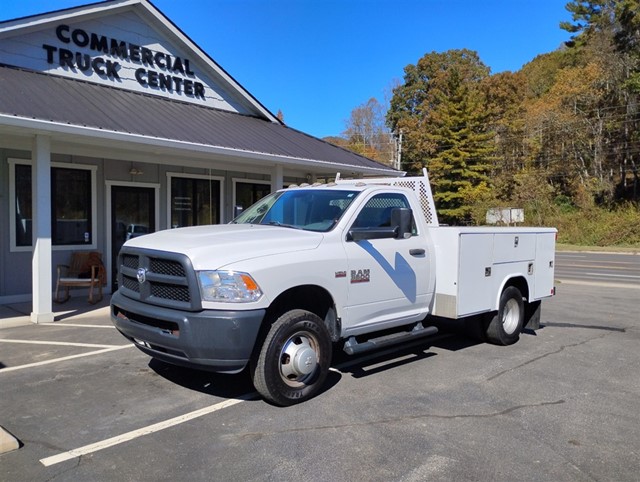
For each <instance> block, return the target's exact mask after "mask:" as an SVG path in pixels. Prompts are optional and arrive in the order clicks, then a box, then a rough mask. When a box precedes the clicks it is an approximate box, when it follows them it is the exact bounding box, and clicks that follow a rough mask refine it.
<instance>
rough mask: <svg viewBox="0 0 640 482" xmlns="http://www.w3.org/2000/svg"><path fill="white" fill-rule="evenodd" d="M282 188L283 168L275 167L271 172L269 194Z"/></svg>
mask: <svg viewBox="0 0 640 482" xmlns="http://www.w3.org/2000/svg"><path fill="white" fill-rule="evenodd" d="M283 187H284V168H283V167H282V166H281V165H279V164H278V165H276V166H274V167H273V169H272V170H271V192H276V191H277V190H278V189H282V188H283Z"/></svg>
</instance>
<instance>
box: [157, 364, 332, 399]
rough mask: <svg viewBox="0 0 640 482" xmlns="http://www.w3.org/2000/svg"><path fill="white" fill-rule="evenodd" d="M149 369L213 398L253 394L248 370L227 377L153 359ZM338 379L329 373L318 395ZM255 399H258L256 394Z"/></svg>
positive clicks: (231, 397)
mask: <svg viewBox="0 0 640 482" xmlns="http://www.w3.org/2000/svg"><path fill="white" fill-rule="evenodd" d="M149 368H150V369H151V370H153V371H154V372H155V373H156V374H158V375H160V376H161V377H163V378H164V379H166V380H169V381H170V382H172V383H175V384H176V385H179V386H181V387H183V388H186V389H188V390H193V391H196V392H200V393H204V394H207V395H212V396H215V397H221V398H229V399H237V398H240V397H243V396H246V395H247V394H250V393H253V392H255V388H254V387H253V383H252V382H251V377H250V375H249V369H248V368H245V369H244V370H243V371H241V372H240V373H237V374H234V375H228V374H224V373H214V372H207V371H203V370H196V369H193V368H184V367H180V366H177V365H171V364H169V363H165V362H163V361H160V360H156V359H155V358H152V359H151V360H150V361H149ZM340 378H341V375H340V374H339V373H335V372H329V374H328V376H327V379H326V381H325V383H324V385H323V387H322V390H321V391H320V392H319V394H320V393H324V392H325V391H327V390H330V389H331V388H332V387H333V386H335V385H336V384H337V383H338V382H339V381H340ZM256 399H260V396H259V395H257V394H256Z"/></svg>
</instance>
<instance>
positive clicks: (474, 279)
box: [457, 233, 494, 316]
mask: <svg viewBox="0 0 640 482" xmlns="http://www.w3.org/2000/svg"><path fill="white" fill-rule="evenodd" d="M493 253H494V235H493V234H466V233H465V234H461V235H460V263H459V265H458V266H459V274H458V282H457V284H458V296H457V300H458V306H457V316H465V315H469V314H472V313H478V312H481V311H487V310H490V309H491V303H492V302H493V294H492V290H493V286H492V279H491V277H490V276H487V273H486V268H488V267H491V266H492V264H493Z"/></svg>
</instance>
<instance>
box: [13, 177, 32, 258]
mask: <svg viewBox="0 0 640 482" xmlns="http://www.w3.org/2000/svg"><path fill="white" fill-rule="evenodd" d="M15 169H16V170H15V179H16V180H15V186H16V187H15V189H16V190H15V193H16V205H15V213H16V226H15V227H16V246H31V242H32V239H33V238H32V233H33V231H32V229H31V221H32V219H33V216H32V214H31V166H25V165H24V164H16V166H15Z"/></svg>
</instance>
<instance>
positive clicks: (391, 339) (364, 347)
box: [342, 323, 438, 355]
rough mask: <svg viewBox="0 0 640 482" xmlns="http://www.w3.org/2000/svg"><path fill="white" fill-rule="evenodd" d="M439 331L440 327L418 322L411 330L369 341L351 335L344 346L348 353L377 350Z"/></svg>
mask: <svg viewBox="0 0 640 482" xmlns="http://www.w3.org/2000/svg"><path fill="white" fill-rule="evenodd" d="M436 333H438V329H437V328H436V327H435V326H426V327H425V326H423V325H422V323H418V324H416V325H415V326H414V327H413V329H412V330H411V331H402V332H398V333H391V334H389V335H385V336H381V337H379V338H372V339H370V340H367V341H363V342H358V341H357V340H356V337H355V336H351V337H349V339H348V340H347V341H345V342H344V347H343V348H342V349H343V350H344V352H345V353H346V354H347V355H356V354H358V353H363V352H365V351H370V350H375V349H378V348H383V347H385V346H389V345H395V344H397V343H402V342H405V341H408V340H415V339H418V338H424V337H427V336H432V335H435V334H436Z"/></svg>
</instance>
